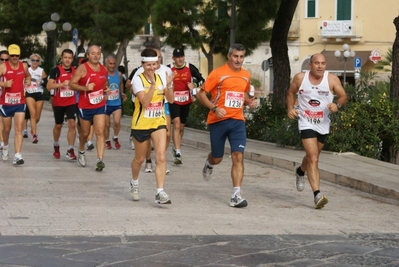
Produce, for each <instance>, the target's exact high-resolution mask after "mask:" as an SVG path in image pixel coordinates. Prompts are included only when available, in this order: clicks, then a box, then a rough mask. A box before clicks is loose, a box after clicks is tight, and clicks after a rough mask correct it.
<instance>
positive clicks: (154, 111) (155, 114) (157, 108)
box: [144, 102, 162, 119]
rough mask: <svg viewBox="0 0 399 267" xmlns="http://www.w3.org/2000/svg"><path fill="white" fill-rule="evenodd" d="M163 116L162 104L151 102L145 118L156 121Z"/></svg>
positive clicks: (145, 112)
mask: <svg viewBox="0 0 399 267" xmlns="http://www.w3.org/2000/svg"><path fill="white" fill-rule="evenodd" d="M161 116H162V102H151V103H150V104H149V105H148V107H147V108H146V109H145V111H144V118H150V119H155V118H159V117H161Z"/></svg>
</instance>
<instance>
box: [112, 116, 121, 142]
mask: <svg viewBox="0 0 399 267" xmlns="http://www.w3.org/2000/svg"><path fill="white" fill-rule="evenodd" d="M112 116H113V121H114V137H113V138H112V139H113V141H114V146H115V148H116V149H119V148H121V145H120V143H119V132H120V130H121V118H122V109H117V110H115V111H114V112H113V113H112Z"/></svg>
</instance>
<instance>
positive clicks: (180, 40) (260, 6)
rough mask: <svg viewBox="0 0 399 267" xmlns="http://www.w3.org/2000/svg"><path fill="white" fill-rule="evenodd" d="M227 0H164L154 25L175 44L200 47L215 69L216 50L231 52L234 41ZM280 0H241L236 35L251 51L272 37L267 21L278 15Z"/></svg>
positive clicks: (156, 6)
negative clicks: (231, 36) (232, 40)
mask: <svg viewBox="0 0 399 267" xmlns="http://www.w3.org/2000/svg"><path fill="white" fill-rule="evenodd" d="M228 2H230V1H225V0H211V1H205V0H162V1H156V2H155V4H154V6H153V8H152V12H151V13H152V18H153V27H154V29H155V30H156V31H157V33H158V34H159V35H160V36H165V41H164V42H165V43H166V44H169V45H171V46H172V47H179V46H183V45H189V46H191V48H193V49H200V50H201V52H202V53H203V54H204V55H205V57H206V58H207V60H208V72H210V71H212V70H213V56H214V54H218V53H222V54H224V55H226V54H227V51H228V48H229V45H230V38H229V36H230V16H229V14H228V8H229V7H228ZM277 2H279V1H278V0H265V1H257V0H246V1H237V8H236V10H237V12H236V13H237V15H236V30H235V37H236V38H235V39H236V42H237V43H242V44H243V45H244V46H245V47H246V49H247V54H251V52H252V51H253V50H254V49H255V48H256V47H257V46H258V45H259V43H261V42H264V41H267V40H269V39H270V35H271V29H270V28H267V27H266V25H267V23H268V22H269V21H270V20H271V19H273V18H274V15H275V13H276V10H277V8H278V4H277Z"/></svg>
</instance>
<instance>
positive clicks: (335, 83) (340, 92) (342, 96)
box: [328, 73, 348, 112]
mask: <svg viewBox="0 0 399 267" xmlns="http://www.w3.org/2000/svg"><path fill="white" fill-rule="evenodd" d="M328 84H329V85H330V88H331V91H332V92H333V93H334V94H335V95H336V96H337V101H336V103H331V104H329V105H328V109H329V110H330V111H331V112H337V111H338V110H339V109H340V108H341V107H343V106H345V104H346V102H348V97H347V95H346V92H345V89H344V88H343V87H342V84H341V81H340V79H339V78H338V77H337V76H336V75H334V74H332V73H329V74H328Z"/></svg>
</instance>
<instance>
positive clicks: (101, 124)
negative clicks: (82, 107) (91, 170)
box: [93, 114, 107, 171]
mask: <svg viewBox="0 0 399 267" xmlns="http://www.w3.org/2000/svg"><path fill="white" fill-rule="evenodd" d="M106 116H107V115H105V114H96V115H94V117H93V127H94V133H95V134H96V148H97V165H96V170H97V171H102V169H103V168H104V167H105V164H104V163H103V157H104V149H105V139H104V129H105V117H106Z"/></svg>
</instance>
